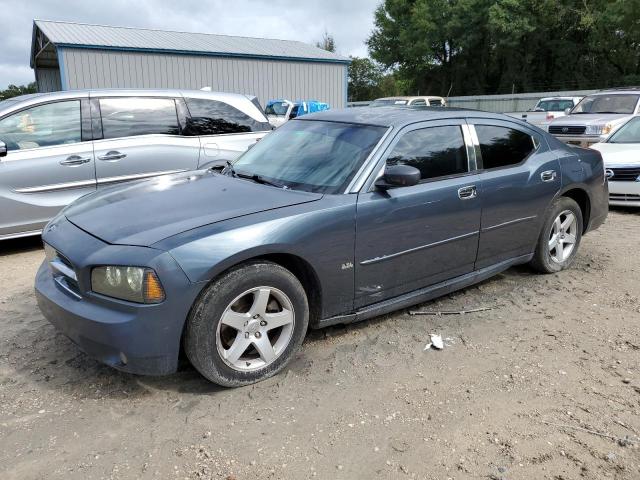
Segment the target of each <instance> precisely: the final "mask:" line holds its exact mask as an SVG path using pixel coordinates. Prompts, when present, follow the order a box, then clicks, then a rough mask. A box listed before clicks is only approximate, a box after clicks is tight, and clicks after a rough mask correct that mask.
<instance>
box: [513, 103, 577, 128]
mask: <svg viewBox="0 0 640 480" xmlns="http://www.w3.org/2000/svg"><path fill="white" fill-rule="evenodd" d="M581 99H582V97H545V98H541V99H540V100H538V103H536V106H535V107H533V108H532V109H530V110H528V111H527V112H525V113H523V114H522V120H524V121H525V122H528V123H531V124H533V125H535V126H536V127H540V128H542V129H543V130H546V129H547V127H548V126H549V124H550V123H551V121H552V120H553V119H554V118H558V117H564V116H565V115H566V114H567V113H568V112H569V111H570V110H571V109H573V107H575V106H576V105H577V104H578V102H580V100H581Z"/></svg>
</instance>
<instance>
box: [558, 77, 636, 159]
mask: <svg viewBox="0 0 640 480" xmlns="http://www.w3.org/2000/svg"><path fill="white" fill-rule="evenodd" d="M639 101H640V88H636V87H628V88H619V89H613V90H602V91H600V92H597V93H594V94H591V95H588V96H586V97H584V98H583V99H582V100H581V101H580V103H578V105H576V106H575V107H574V108H573V110H571V112H569V114H568V115H567V116H565V117H562V118H558V119H554V120H553V121H552V122H551V123H550V124H549V133H550V134H552V135H554V136H555V137H556V138H558V139H559V140H562V141H563V142H565V143H569V144H572V145H578V146H580V147H588V146H590V145H593V144H594V143H598V142H600V141H602V140H604V139H605V138H607V136H608V135H609V134H610V133H611V132H613V131H615V130H616V129H617V128H618V127H620V126H621V125H622V124H624V123H625V122H626V121H627V120H629V119H630V118H631V117H632V116H633V115H636V114H638V111H639V110H638V109H639V106H640V105H639V104H640V102H639Z"/></svg>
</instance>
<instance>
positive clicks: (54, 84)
mask: <svg viewBox="0 0 640 480" xmlns="http://www.w3.org/2000/svg"><path fill="white" fill-rule="evenodd" d="M36 83H37V85H38V91H39V92H57V91H59V90H62V85H61V84H60V70H59V69H57V68H42V67H38V68H36Z"/></svg>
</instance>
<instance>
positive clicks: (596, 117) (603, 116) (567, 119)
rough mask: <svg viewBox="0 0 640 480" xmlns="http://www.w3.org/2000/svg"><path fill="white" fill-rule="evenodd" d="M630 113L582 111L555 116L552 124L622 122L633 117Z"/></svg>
mask: <svg viewBox="0 0 640 480" xmlns="http://www.w3.org/2000/svg"><path fill="white" fill-rule="evenodd" d="M631 116H632V115H630V114H626V113H625V114H618V113H584V114H582V113H580V114H573V115H565V116H564V117H560V118H555V119H554V120H552V121H551V125H553V126H557V125H604V124H605V123H614V124H617V123H621V122H624V121H625V120H626V119H628V118H631Z"/></svg>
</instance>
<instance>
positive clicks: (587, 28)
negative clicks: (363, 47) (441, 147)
mask: <svg viewBox="0 0 640 480" xmlns="http://www.w3.org/2000/svg"><path fill="white" fill-rule="evenodd" d="M367 44H368V47H369V52H370V54H371V56H372V58H373V59H374V60H377V61H378V62H380V63H381V64H382V65H383V66H384V67H386V68H391V69H394V70H395V71H397V75H398V76H399V77H400V78H402V79H403V80H405V81H406V82H408V84H409V88H410V89H411V90H412V91H413V93H418V92H420V93H423V94H441V95H446V94H447V93H448V92H449V91H451V94H452V95H464V94H483V93H508V92H511V91H519V92H522V91H544V90H561V89H580V88H598V87H605V86H613V85H625V84H632V83H640V0H384V1H383V3H382V4H381V5H380V6H379V7H378V8H377V9H376V12H375V28H374V30H373V32H372V34H371V36H370V37H369V39H368V40H367Z"/></svg>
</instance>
